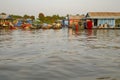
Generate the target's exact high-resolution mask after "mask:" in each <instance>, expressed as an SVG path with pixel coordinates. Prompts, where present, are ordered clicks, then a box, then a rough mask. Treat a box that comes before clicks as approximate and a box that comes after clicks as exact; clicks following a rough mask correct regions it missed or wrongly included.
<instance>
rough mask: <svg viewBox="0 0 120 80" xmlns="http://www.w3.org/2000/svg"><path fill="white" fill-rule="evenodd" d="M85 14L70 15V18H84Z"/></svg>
mask: <svg viewBox="0 0 120 80" xmlns="http://www.w3.org/2000/svg"><path fill="white" fill-rule="evenodd" d="M84 17H85V16H83V15H80V16H77V15H70V16H69V19H82V18H84Z"/></svg>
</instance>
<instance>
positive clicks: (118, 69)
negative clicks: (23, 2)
mask: <svg viewBox="0 0 120 80" xmlns="http://www.w3.org/2000/svg"><path fill="white" fill-rule="evenodd" d="M0 80H120V30H81V31H79V32H75V31H73V30H72V29H67V28H64V29H60V30H52V29H51V30H41V29H40V30H0Z"/></svg>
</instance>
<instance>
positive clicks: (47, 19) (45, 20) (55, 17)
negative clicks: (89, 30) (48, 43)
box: [1, 13, 65, 23]
mask: <svg viewBox="0 0 120 80" xmlns="http://www.w3.org/2000/svg"><path fill="white" fill-rule="evenodd" d="M1 14H2V15H6V13H1ZM9 16H10V17H11V18H12V19H28V18H29V19H32V20H35V16H33V15H27V14H25V15H23V16H21V15H14V14H10V15H9ZM64 18H65V17H64V16H59V15H58V14H54V15H52V16H45V14H44V13H39V14H38V18H37V19H38V20H40V22H41V23H54V22H56V21H58V20H62V19H64Z"/></svg>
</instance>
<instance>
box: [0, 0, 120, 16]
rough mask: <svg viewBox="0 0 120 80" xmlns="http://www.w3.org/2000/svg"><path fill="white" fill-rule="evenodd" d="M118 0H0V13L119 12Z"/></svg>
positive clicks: (64, 13) (74, 13)
mask: <svg viewBox="0 0 120 80" xmlns="http://www.w3.org/2000/svg"><path fill="white" fill-rule="evenodd" d="M119 4H120V0H0V13H2V12H4V13H7V14H15V15H21V16H23V15H24V14H28V15H34V16H36V17H38V14H39V13H44V14H45V16H51V15H53V14H59V15H60V16H66V15H67V14H71V15H76V14H86V13H87V12H120V5H119Z"/></svg>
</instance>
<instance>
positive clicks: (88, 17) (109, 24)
mask: <svg viewBox="0 0 120 80" xmlns="http://www.w3.org/2000/svg"><path fill="white" fill-rule="evenodd" d="M63 27H68V28H76V29H94V28H95V29H104V28H105V29H106V28H107V29H109V28H113V29H114V28H120V12H88V13H87V14H85V15H84V14H83V15H79V14H78V15H67V16H65V17H60V16H59V15H53V16H45V15H44V14H43V13H40V14H39V17H38V18H37V19H35V17H34V16H28V15H25V16H24V17H21V16H15V15H9V14H5V13H1V14H0V29H61V28H63Z"/></svg>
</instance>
